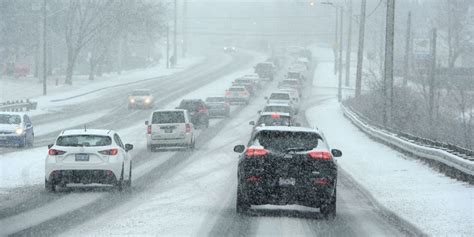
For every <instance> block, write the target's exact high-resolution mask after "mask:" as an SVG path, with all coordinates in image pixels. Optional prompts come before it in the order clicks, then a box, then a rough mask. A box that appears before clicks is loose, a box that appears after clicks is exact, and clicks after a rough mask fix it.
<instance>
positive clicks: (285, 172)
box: [234, 77, 342, 218]
mask: <svg viewBox="0 0 474 237" xmlns="http://www.w3.org/2000/svg"><path fill="white" fill-rule="evenodd" d="M297 80H299V81H301V82H303V81H304V80H305V79H304V78H303V77H301V78H298V79H297ZM283 81H284V80H283ZM301 85H303V83H301ZM301 91H302V90H301V89H300V88H297V87H295V86H294V85H292V84H283V83H281V82H280V83H279V90H278V91H274V92H272V93H271V95H270V96H269V97H266V99H267V104H266V105H265V107H264V108H263V110H261V111H258V114H259V118H258V120H257V122H254V121H251V122H250V124H251V125H253V128H252V132H251V136H250V140H249V142H248V144H247V146H245V145H237V146H235V147H234V151H235V152H237V153H239V154H240V155H239V162H238V171H237V179H238V184H237V199H236V210H237V212H238V213H243V214H245V213H247V212H248V211H250V209H251V207H252V205H266V204H271V205H288V204H297V205H303V206H308V207H313V208H319V210H320V212H321V214H322V215H323V216H324V217H325V218H333V217H335V215H336V185H337V163H336V160H335V157H340V156H342V152H341V151H340V150H337V149H331V148H330V146H329V145H328V143H327V141H326V138H325V137H324V134H323V133H322V132H321V131H319V130H318V129H313V128H305V127H301V126H300V124H299V123H298V122H297V121H296V117H295V116H296V114H297V113H298V110H299V104H300V99H301V98H300V95H301Z"/></svg>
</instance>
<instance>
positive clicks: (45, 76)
mask: <svg viewBox="0 0 474 237" xmlns="http://www.w3.org/2000/svg"><path fill="white" fill-rule="evenodd" d="M46 30H47V29H46V0H43V95H46V94H47V88H46V83H47V81H46V79H47V76H48V72H47V70H48V68H47V63H46V53H47V52H46V51H47V49H46V48H47V45H46Z"/></svg>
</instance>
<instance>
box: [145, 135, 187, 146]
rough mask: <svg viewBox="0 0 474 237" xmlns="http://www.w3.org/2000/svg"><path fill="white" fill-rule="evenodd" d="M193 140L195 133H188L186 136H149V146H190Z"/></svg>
mask: <svg viewBox="0 0 474 237" xmlns="http://www.w3.org/2000/svg"><path fill="white" fill-rule="evenodd" d="M192 142H193V135H192V134H191V133H187V134H185V135H184V137H168V138H165V137H164V138H151V136H149V135H148V136H147V145H148V146H169V147H171V146H188V145H190V144H191V143H192Z"/></svg>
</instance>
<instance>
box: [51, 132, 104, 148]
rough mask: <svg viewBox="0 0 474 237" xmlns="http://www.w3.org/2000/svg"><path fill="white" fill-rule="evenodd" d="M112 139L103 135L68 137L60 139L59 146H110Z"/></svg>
mask: <svg viewBox="0 0 474 237" xmlns="http://www.w3.org/2000/svg"><path fill="white" fill-rule="evenodd" d="M111 144H112V138H110V137H109V136H102V135H66V136H60V137H58V140H57V141H56V145H57V146H85V147H89V146H91V147H93V146H110V145H111Z"/></svg>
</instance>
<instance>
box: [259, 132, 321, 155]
mask: <svg viewBox="0 0 474 237" xmlns="http://www.w3.org/2000/svg"><path fill="white" fill-rule="evenodd" d="M320 140H321V137H320V136H319V135H318V134H315V133H308V132H287V131H266V130H263V131H260V132H258V133H257V134H256V135H255V139H254V144H258V145H261V146H263V147H264V148H265V149H267V150H271V151H276V152H286V151H288V149H290V148H293V149H295V150H312V149H314V148H316V147H318V142H319V141H320Z"/></svg>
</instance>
